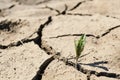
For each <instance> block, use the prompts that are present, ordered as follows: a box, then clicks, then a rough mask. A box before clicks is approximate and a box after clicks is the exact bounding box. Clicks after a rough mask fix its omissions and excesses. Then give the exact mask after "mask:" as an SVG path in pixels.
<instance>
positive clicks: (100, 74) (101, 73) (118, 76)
mask: <svg viewBox="0 0 120 80" xmlns="http://www.w3.org/2000/svg"><path fill="white" fill-rule="evenodd" d="M67 60H68V59H66V60H65V58H64V59H61V61H63V62H64V63H65V64H66V65H68V66H72V67H74V68H75V69H77V70H78V71H80V72H82V73H84V74H87V75H89V76H91V75H95V76H97V77H101V76H105V77H109V78H117V79H120V74H116V73H109V72H97V71H94V70H88V69H84V68H83V67H82V66H81V65H79V64H77V68H76V64H75V63H73V62H71V61H67Z"/></svg>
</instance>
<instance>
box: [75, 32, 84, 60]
mask: <svg viewBox="0 0 120 80" xmlns="http://www.w3.org/2000/svg"><path fill="white" fill-rule="evenodd" d="M85 41H86V35H85V34H82V36H81V38H80V39H79V40H78V41H75V42H74V43H75V50H76V62H77V61H78V58H79V57H80V55H81V53H82V51H83V49H84V46H85Z"/></svg>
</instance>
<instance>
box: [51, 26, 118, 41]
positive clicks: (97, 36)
mask: <svg viewBox="0 0 120 80" xmlns="http://www.w3.org/2000/svg"><path fill="white" fill-rule="evenodd" d="M119 27H120V25H117V26H114V27H112V28H109V29H108V30H106V31H105V32H104V33H102V34H101V35H93V34H86V36H87V37H94V38H96V39H100V38H101V37H104V36H106V35H107V34H108V33H110V32H111V31H113V30H114V29H117V28H119ZM81 35H82V34H63V35H57V36H55V37H49V38H50V39H52V38H60V37H67V36H81Z"/></svg>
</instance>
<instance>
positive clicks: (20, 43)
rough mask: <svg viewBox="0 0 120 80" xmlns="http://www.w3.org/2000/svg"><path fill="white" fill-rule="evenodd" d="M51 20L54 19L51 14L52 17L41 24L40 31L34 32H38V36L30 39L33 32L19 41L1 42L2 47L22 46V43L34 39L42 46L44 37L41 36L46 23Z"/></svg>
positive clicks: (0, 46)
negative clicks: (3, 43) (2, 43)
mask: <svg viewBox="0 0 120 80" xmlns="http://www.w3.org/2000/svg"><path fill="white" fill-rule="evenodd" d="M51 21H52V18H51V16H50V17H48V20H47V21H46V22H45V23H44V24H41V25H40V28H39V30H38V32H34V33H33V34H35V33H38V36H37V37H36V38H32V39H29V38H30V37H32V36H33V34H31V35H30V36H29V37H27V38H24V39H21V40H19V41H17V42H13V43H10V44H8V45H1V44H0V49H7V48H11V47H15V46H20V45H22V44H24V43H28V42H32V41H34V42H35V43H36V44H37V45H39V47H40V48H41V44H42V39H41V37H42V30H43V28H44V27H45V26H46V25H48V24H49V23H50V22H51Z"/></svg>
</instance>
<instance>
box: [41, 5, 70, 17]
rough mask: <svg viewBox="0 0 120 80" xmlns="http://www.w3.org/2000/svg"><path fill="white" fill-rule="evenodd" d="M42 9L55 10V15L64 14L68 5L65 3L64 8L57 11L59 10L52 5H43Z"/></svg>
mask: <svg viewBox="0 0 120 80" xmlns="http://www.w3.org/2000/svg"><path fill="white" fill-rule="evenodd" d="M42 9H49V10H51V11H55V12H57V14H56V16H58V15H65V14H66V11H67V10H68V6H67V5H66V4H65V9H64V10H63V11H59V10H57V9H54V8H52V7H49V6H45V7H43V8H42Z"/></svg>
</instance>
